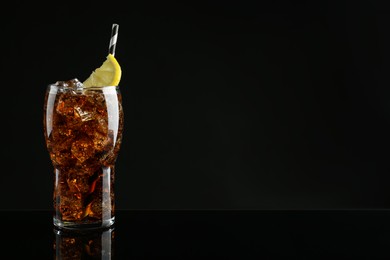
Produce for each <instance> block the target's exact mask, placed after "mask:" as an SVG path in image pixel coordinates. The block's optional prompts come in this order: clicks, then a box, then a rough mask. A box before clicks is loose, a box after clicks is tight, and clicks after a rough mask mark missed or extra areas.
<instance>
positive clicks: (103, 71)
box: [83, 54, 122, 88]
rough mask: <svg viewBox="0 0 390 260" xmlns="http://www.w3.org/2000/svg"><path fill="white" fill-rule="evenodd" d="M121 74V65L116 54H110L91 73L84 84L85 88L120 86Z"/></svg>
mask: <svg viewBox="0 0 390 260" xmlns="http://www.w3.org/2000/svg"><path fill="white" fill-rule="evenodd" d="M121 76H122V70H121V66H120V65H119V63H118V61H117V60H116V58H115V57H114V55H112V54H108V55H107V57H106V60H105V61H104V62H103V64H102V65H101V66H100V67H99V68H97V69H95V70H94V71H93V72H92V73H91V75H90V76H89V77H88V78H87V79H86V80H85V81H84V82H83V85H84V87H85V88H90V87H105V86H118V85H119V82H120V80H121Z"/></svg>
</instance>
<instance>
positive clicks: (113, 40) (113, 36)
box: [108, 23, 119, 56]
mask: <svg viewBox="0 0 390 260" xmlns="http://www.w3.org/2000/svg"><path fill="white" fill-rule="evenodd" d="M118 29H119V25H118V24H116V23H114V24H113V25H112V29H111V39H110V46H109V48H108V52H109V53H110V54H112V55H113V56H115V48H116V40H117V39H118Z"/></svg>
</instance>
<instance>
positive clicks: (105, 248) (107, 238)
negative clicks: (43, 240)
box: [53, 228, 115, 260]
mask: <svg viewBox="0 0 390 260" xmlns="http://www.w3.org/2000/svg"><path fill="white" fill-rule="evenodd" d="M54 234H55V239H54V242H53V247H54V251H55V252H54V259H58V260H67V259H69V260H70V259H77V260H79V259H104V260H109V259H114V238H115V234H114V228H110V229H107V230H100V231H93V232H92V231H91V232H73V231H72V232H69V231H64V230H58V229H54Z"/></svg>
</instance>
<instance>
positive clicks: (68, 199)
mask: <svg viewBox="0 0 390 260" xmlns="http://www.w3.org/2000/svg"><path fill="white" fill-rule="evenodd" d="M57 85H58V88H54V89H55V91H54V90H51V91H49V90H48V91H47V93H46V97H45V109H44V126H45V139H46V145H47V149H48V151H49V154H50V158H51V161H52V163H53V166H54V191H53V205H54V219H55V220H57V221H58V222H60V223H62V224H63V225H65V226H66V225H70V226H77V225H83V224H97V225H99V223H103V222H104V221H106V220H109V219H111V218H113V217H114V215H115V196H114V183H115V162H116V158H117V156H118V152H119V148H120V145H121V140H122V131H123V109H122V97H121V94H120V91H119V88H118V87H110V88H108V89H107V88H105V89H99V88H91V89H77V88H76V87H75V86H74V85H75V84H74V82H72V81H68V82H57Z"/></svg>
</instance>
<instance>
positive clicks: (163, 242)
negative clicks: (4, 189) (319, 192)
mask: <svg viewBox="0 0 390 260" xmlns="http://www.w3.org/2000/svg"><path fill="white" fill-rule="evenodd" d="M389 220H390V211H387V210H367V211H365V210H359V211H354V210H345V211H218V210H215V211H117V213H116V223H115V225H114V227H113V229H109V230H105V231H103V232H94V233H88V234H79V233H71V234H68V233H65V234H62V233H58V232H57V231H56V230H55V229H54V227H53V224H52V215H51V212H49V211H34V212H32V211H0V221H1V223H2V239H1V242H0V243H1V247H0V249H1V254H2V256H8V257H10V256H11V258H8V259H30V258H32V259H130V258H132V257H137V256H181V257H183V256H184V257H188V256H237V257H239V256H262V257H266V256H267V257H269V256H270V257H272V256H284V257H290V256H301V257H303V256H310V257H319V256H348V257H362V256H364V257H368V259H375V258H381V257H389V258H390V224H389ZM0 258H1V259H4V258H3V257H0Z"/></svg>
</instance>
